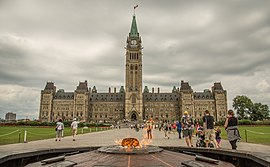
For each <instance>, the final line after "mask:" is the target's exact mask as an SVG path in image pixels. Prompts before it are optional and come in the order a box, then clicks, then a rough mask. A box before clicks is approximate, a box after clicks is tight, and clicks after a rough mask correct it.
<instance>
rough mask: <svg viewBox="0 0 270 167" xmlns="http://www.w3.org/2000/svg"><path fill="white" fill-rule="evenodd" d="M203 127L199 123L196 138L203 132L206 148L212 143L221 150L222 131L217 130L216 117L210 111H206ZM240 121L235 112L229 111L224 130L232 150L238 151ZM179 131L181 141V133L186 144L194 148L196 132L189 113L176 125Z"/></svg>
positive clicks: (185, 113)
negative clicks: (193, 138)
mask: <svg viewBox="0 0 270 167" xmlns="http://www.w3.org/2000/svg"><path fill="white" fill-rule="evenodd" d="M202 121H203V126H201V125H199V124H198V123H197V125H196V136H197V133H198V131H200V132H202V134H203V135H204V142H205V146H206V147H209V144H210V142H213V144H214V145H215V147H216V148H220V147H221V145H220V142H221V137H220V133H221V129H220V128H219V127H218V128H216V129H215V121H214V117H213V116H212V115H210V112H209V111H208V110H206V111H205V113H204V116H203V117H202ZM237 124H238V120H237V118H236V117H235V116H234V112H233V110H229V111H228V116H227V118H226V121H225V124H224V128H225V130H226V132H227V135H228V140H229V142H230V144H231V146H232V149H236V148H237V146H236V142H237V140H239V139H240V134H239V130H238V127H237ZM176 126H177V131H178V133H179V139H181V132H182V133H183V137H184V138H185V141H186V144H187V146H188V147H193V140H192V137H193V132H194V122H193V119H192V118H191V116H190V115H189V114H188V112H187V111H185V112H184V114H183V116H182V118H181V121H180V122H177V123H176Z"/></svg>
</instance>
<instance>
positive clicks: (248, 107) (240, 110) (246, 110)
mask: <svg viewBox="0 0 270 167" xmlns="http://www.w3.org/2000/svg"><path fill="white" fill-rule="evenodd" d="M252 107H253V103H252V101H251V100H250V98H248V97H247V96H244V95H242V96H236V97H235V98H234V99H233V108H234V109H235V110H236V111H237V115H238V118H239V119H244V118H247V117H248V116H249V115H250V112H251V111H252Z"/></svg>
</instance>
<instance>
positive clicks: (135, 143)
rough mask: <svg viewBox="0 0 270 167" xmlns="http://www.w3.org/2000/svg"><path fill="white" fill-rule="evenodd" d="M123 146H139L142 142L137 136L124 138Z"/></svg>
mask: <svg viewBox="0 0 270 167" xmlns="http://www.w3.org/2000/svg"><path fill="white" fill-rule="evenodd" d="M121 146H123V147H129V148H131V147H133V148H134V147H139V146H140V143H139V140H138V139H136V138H124V139H123V140H122V142H121Z"/></svg>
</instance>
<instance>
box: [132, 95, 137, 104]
mask: <svg viewBox="0 0 270 167" xmlns="http://www.w3.org/2000/svg"><path fill="white" fill-rule="evenodd" d="M132 103H136V96H135V95H133V96H132Z"/></svg>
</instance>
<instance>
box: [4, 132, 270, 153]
mask: <svg viewBox="0 0 270 167" xmlns="http://www.w3.org/2000/svg"><path fill="white" fill-rule="evenodd" d="M145 134H146V132H145V131H144V130H141V129H140V131H139V132H136V131H135V130H134V129H128V128H123V129H113V130H108V131H101V132H93V133H88V134H82V135H78V136H77V139H76V141H72V136H67V137H64V138H63V139H62V141H57V142H56V141H55V139H47V140H39V141H33V142H29V143H19V144H9V145H3V146H0V158H3V157H5V156H7V155H11V154H17V153H26V152H32V151H39V150H44V149H56V148H76V147H89V146H107V145H115V144H116V141H120V140H121V139H123V138H125V137H136V138H138V139H139V140H140V141H141V140H142V139H143V138H144V135H145ZM169 135H170V139H167V138H165V137H164V133H163V131H158V129H154V130H153V139H152V140H151V145H156V146H174V147H177V146H186V143H185V141H184V139H178V134H177V133H175V134H169ZM195 142H196V139H194V145H195ZM237 145H238V148H237V149H238V150H242V151H248V152H252V153H254V152H258V153H260V154H264V155H266V156H267V157H268V156H269V155H270V146H266V145H260V144H251V143H245V142H238V143H237ZM222 149H231V146H230V144H229V142H228V141H227V140H222ZM269 158H270V157H269Z"/></svg>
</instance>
